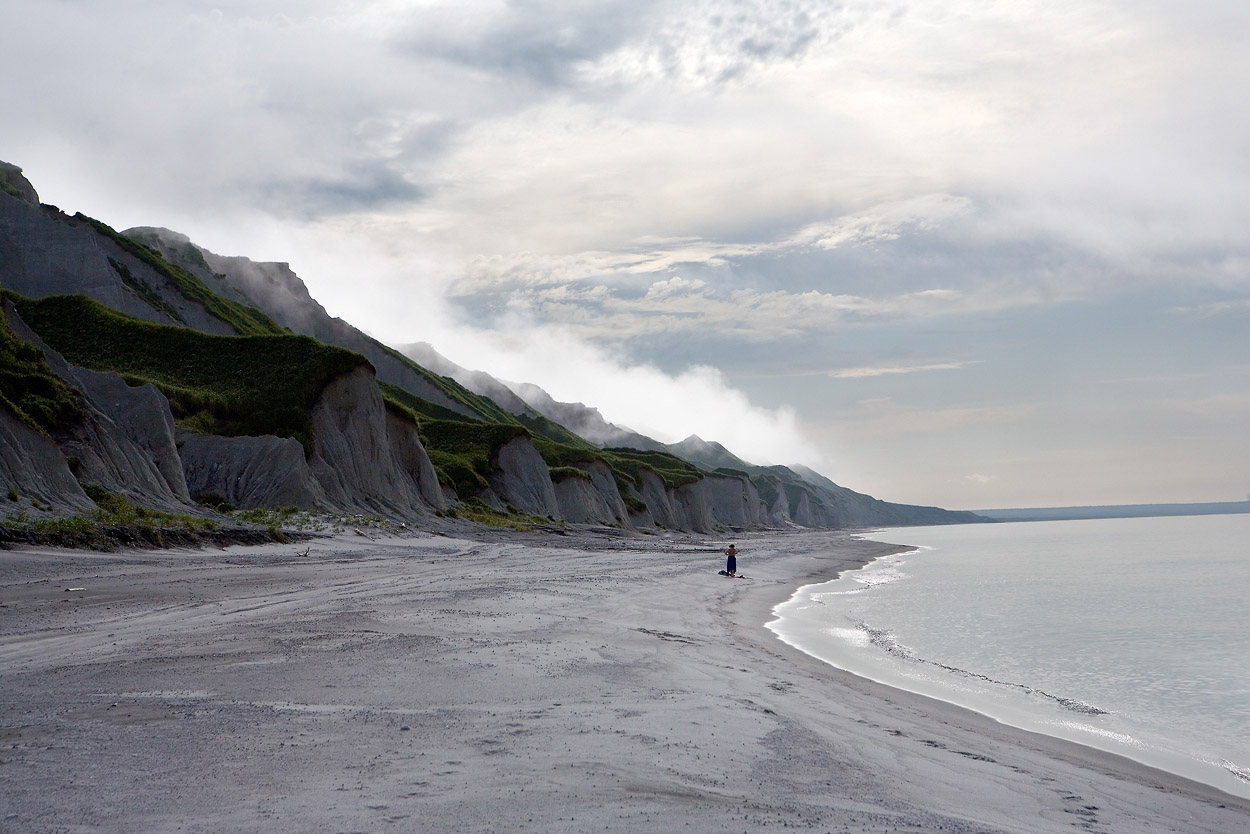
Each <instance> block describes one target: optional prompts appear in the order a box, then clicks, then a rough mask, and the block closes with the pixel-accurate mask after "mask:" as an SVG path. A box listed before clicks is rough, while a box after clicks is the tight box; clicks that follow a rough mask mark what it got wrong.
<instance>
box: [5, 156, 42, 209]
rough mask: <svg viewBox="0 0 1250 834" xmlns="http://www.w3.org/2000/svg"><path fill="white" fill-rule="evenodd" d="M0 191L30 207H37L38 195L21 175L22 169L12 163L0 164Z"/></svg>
mask: <svg viewBox="0 0 1250 834" xmlns="http://www.w3.org/2000/svg"><path fill="white" fill-rule="evenodd" d="M0 191H3V192H5V193H6V194H9V195H11V196H13V197H16V198H17V199H19V200H21V201H23V202H26V203H30V204H31V205H32V206H37V205H39V194H38V193H36V191H35V187H34V186H33V185H31V184H30V180H28V179H26V177H25V176H24V175H23V174H22V169H21V168H18V167H17V166H16V165H13V164H12V163H9V162H0Z"/></svg>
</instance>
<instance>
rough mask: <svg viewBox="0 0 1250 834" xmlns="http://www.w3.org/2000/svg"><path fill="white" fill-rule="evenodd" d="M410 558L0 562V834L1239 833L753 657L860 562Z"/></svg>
mask: <svg viewBox="0 0 1250 834" xmlns="http://www.w3.org/2000/svg"><path fill="white" fill-rule="evenodd" d="M438 532H439V533H440V534H439V535H428V534H421V535H417V536H413V537H410V538H403V539H399V538H390V539H376V540H371V539H367V538H362V537H356V536H344V537H341V538H338V539H333V540H324V539H319V540H314V541H313V542H312V546H311V549H310V550H311V552H310V555H308V556H306V557H301V556H299V555H297V554H296V553H295V552H294V548H291V547H289V546H288V547H282V546H280V545H265V546H258V547H234V548H229V549H226V550H221V551H190V552H188V551H162V552H128V553H120V554H116V553H114V554H83V553H77V552H67V551H54V550H50V549H38V548H33V549H28V550H24V551H7V552H0V569H2V570H0V605H2V606H3V607H0V624H2V625H3V628H2V630H0V670H3V671H0V696H2V697H0V703H3V704H5V707H4V711H3V713H0V742H3V749H0V760H3V764H4V766H3V769H2V770H0V775H3V776H4V778H5V780H6V791H5V798H4V799H3V803H4V807H3V809H2V813H0V831H9V830H13V831H56V830H64V829H66V828H75V829H79V830H119V829H126V830H134V829H142V830H173V829H175V828H181V829H182V830H184V831H255V830H261V829H264V828H273V827H286V828H291V829H300V830H311V829H314V828H316V829H320V828H331V829H334V830H375V829H378V828H382V827H384V826H388V827H392V830H428V831H444V830H446V831H450V830H457V831H493V830H500V831H503V830H512V831H530V830H533V831H539V830H543V831H585V830H612V831H671V830H685V829H689V830H692V831H722V830H757V829H759V828H762V827H764V826H765V825H767V826H783V827H784V826H787V825H792V826H802V827H811V828H813V829H818V830H844V831H886V830H892V829H898V830H902V831H930V830H935V829H938V828H944V829H945V830H948V831H963V832H990V831H1011V832H1026V831H1027V832H1033V831H1061V830H1062V831H1067V830H1071V828H1072V826H1073V824H1078V825H1080V826H1081V827H1083V828H1086V829H1087V830H1108V831H1125V830H1140V829H1142V828H1146V827H1149V828H1151V829H1152V830H1156V831H1175V832H1195V831H1199V832H1201V831H1210V832H1224V831H1229V830H1237V829H1239V828H1241V827H1245V826H1246V825H1248V824H1250V803H1247V802H1245V801H1242V800H1239V799H1237V798H1236V797H1233V796H1230V795H1228V794H1224V793H1222V792H1219V791H1217V790H1216V789H1214V788H1209V787H1208V786H1206V785H1203V784H1201V783H1196V782H1190V781H1188V780H1185V779H1183V778H1181V777H1174V776H1172V775H1171V774H1168V773H1164V772H1162V771H1157V770H1153V769H1151V768H1148V767H1145V766H1142V765H1137V764H1136V763H1135V762H1132V761H1130V760H1127V759H1123V758H1120V757H1118V756H1114V755H1111V754H1105V753H1101V752H1100V751H1097V750H1094V749H1093V748H1086V747H1082V746H1080V745H1077V744H1074V743H1069V742H1063V741H1061V740H1058V739H1052V738H1050V737H1047V736H1039V735H1035V734H1031V733H1027V732H1025V731H1021V730H1015V729H1013V728H1010V727H1007V726H1006V725H1002V724H998V723H997V722H994V721H993V720H992V719H989V718H986V717H985V716H981V715H979V714H977V713H973V712H970V711H967V710H963V709H961V708H959V707H955V706H953V705H950V704H946V703H944V702H940V701H934V700H931V699H928V698H924V697H923V696H918V695H912V694H910V693H907V692H904V691H902V690H895V689H890V688H889V687H884V686H881V685H878V684H874V683H872V682H871V681H867V680H865V679H862V678H857V677H855V676H853V675H851V674H850V673H846V672H842V671H841V670H838V669H836V668H834V667H832V666H829V665H828V664H825V663H823V662H822V661H819V660H817V659H815V658H812V657H810V656H808V655H805V654H803V653H802V652H800V651H798V650H797V649H793V648H791V647H790V646H788V645H786V644H784V643H782V642H781V641H780V640H779V639H778V638H777V637H776V636H775V635H773V633H772V632H770V631H768V630H767V629H766V628H765V627H764V624H765V623H766V622H767V621H768V620H769V619H770V615H771V611H772V608H773V607H774V606H775V605H777V604H778V603H779V602H782V601H784V600H785V599H788V598H789V597H790V595H792V594H793V593H794V590H795V589H796V588H797V587H799V586H800V585H804V584H811V583H812V582H818V581H827V580H828V579H830V578H832V576H833V575H834V574H835V573H837V572H840V571H844V570H847V569H850V568H853V567H855V566H857V565H860V564H864V563H866V562H867V561H869V560H870V559H871V558H875V556H876V555H880V554H881V553H882V552H884V550H883V548H890V547H893V546H891V545H882V544H880V543H878V542H871V541H867V540H863V539H856V538H854V537H853V536H852V535H850V534H844V533H833V534H806V533H804V534H765V535H751V536H738V537H736V541H737V542H738V544H739V546H740V547H741V548H742V550H743V557H742V560H741V562H740V568H741V569H742V571H743V572H744V573H745V574H746V576H747V577H749V578H748V579H744V580H732V579H727V578H724V577H718V576H716V573H715V572H716V570H717V569H719V567H720V566H721V565H720V564H719V562H720V557H719V555H718V552H717V551H718V550H719V549H720V548H721V547H723V546H724V545H725V544H727V543H728V539H724V540H722V539H719V538H717V539H713V538H701V537H673V538H671V539H660V538H658V537H643V538H640V539H629V538H623V537H621V536H620V535H619V533H615V532H610V531H594V530H583V531H577V532H575V533H573V534H571V535H569V536H567V537H564V536H555V537H536V536H533V535H523V534H504V533H487V534H485V535H481V536H478V537H476V538H469V537H467V536H465V535H464V532H463V531H460V530H454V529H451V530H442V531H438ZM457 536H459V537H457ZM304 546H305V545H303V544H302V545H301V549H302V548H303V547H304ZM896 549H905V548H896ZM71 583H74V584H71ZM69 587H83V588H86V590H85V591H83V592H81V593H78V592H76V593H74V594H71V593H69V592H67V591H65V590H64V589H65V588H69ZM62 600H68V601H62Z"/></svg>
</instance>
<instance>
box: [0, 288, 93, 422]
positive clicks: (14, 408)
mask: <svg viewBox="0 0 1250 834" xmlns="http://www.w3.org/2000/svg"><path fill="white" fill-rule="evenodd" d="M0 407H4V408H5V409H7V410H8V411H9V412H10V413H11V414H13V416H15V417H17V418H18V419H19V420H21V421H22V422H23V423H25V424H27V425H28V426H30V427H31V428H33V429H36V430H37V431H40V432H42V433H44V434H50V433H51V432H53V431H55V430H57V429H58V428H63V427H65V426H69V425H72V424H74V423H77V422H79V421H80V420H81V419H82V401H81V399H80V397H79V395H78V391H77V390H75V389H73V388H71V387H70V386H68V385H66V384H65V383H64V382H62V381H61V378H60V377H59V376H57V375H56V374H54V373H53V372H52V369H51V368H49V367H48V362H47V360H46V359H44V357H43V351H42V350H40V349H39V348H37V347H35V346H34V345H32V344H28V343H27V342H24V341H22V339H20V338H19V337H18V335H17V334H16V333H14V332H13V328H11V327H9V322H8V319H7V318H5V316H4V315H3V313H2V312H0Z"/></svg>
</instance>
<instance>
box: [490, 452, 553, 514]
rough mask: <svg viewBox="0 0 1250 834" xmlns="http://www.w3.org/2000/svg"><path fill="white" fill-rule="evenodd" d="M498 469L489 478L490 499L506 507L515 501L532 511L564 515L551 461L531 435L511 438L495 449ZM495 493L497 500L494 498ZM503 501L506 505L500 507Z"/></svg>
mask: <svg viewBox="0 0 1250 834" xmlns="http://www.w3.org/2000/svg"><path fill="white" fill-rule="evenodd" d="M495 457H496V463H497V465H498V469H497V471H495V472H494V473H493V474H491V475H490V476H489V477H488V478H487V479H486V481H487V483H489V484H490V490H489V493H491V494H492V495H491V496H488V499H487V500H488V503H491V504H494V505H495V506H496V507H497V508H500V509H503V508H506V506H508V505H511V506H513V507H515V508H516V509H518V510H520V511H521V512H523V513H528V514H530V515H537V516H544V517H550V518H560V517H561V516H560V502H559V500H557V498H556V490H555V485H553V484H552V483H551V474H550V471H549V470H548V469H547V462H546V461H545V460H543V458H542V455H540V454H538V450H537V449H535V448H534V444H533V443H532V442H530V439H529V438H528V437H517V438H515V439H513V440H510V441H508V442H507V443H505V444H504V445H503V446H500V447H499V450H498V451H497V452H496V453H495ZM491 497H494V498H495V500H493V501H492V500H490V498H491ZM498 502H502V504H503V507H499V503H498Z"/></svg>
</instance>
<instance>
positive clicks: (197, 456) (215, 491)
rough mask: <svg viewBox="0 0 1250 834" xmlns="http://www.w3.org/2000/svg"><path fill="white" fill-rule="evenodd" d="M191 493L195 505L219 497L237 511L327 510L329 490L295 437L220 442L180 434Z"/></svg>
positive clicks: (204, 436) (210, 437) (219, 439)
mask: <svg viewBox="0 0 1250 834" xmlns="http://www.w3.org/2000/svg"><path fill="white" fill-rule="evenodd" d="M179 442H180V444H181V447H182V448H181V452H182V467H183V471H184V472H185V473H186V481H187V489H188V490H189V491H190V493H191V495H192V496H194V497H195V498H196V499H201V498H204V497H205V496H208V495H215V496H218V497H220V498H223V499H225V500H226V501H228V502H230V503H231V504H233V505H235V506H236V507H241V508H244V509H251V508H256V507H285V506H291V507H300V508H301V509H315V508H326V507H327V504H328V502H327V500H326V494H325V490H323V489H322V488H321V484H320V483H319V482H318V481H317V479H316V477H314V476H313V473H312V470H311V469H310V468H309V466H308V463H307V461H305V460H304V447H303V446H301V445H300V443H299V441H298V440H295V439H294V438H290V437H273V436H266V437H219V436H217V435H208V434H198V433H196V432H192V431H184V432H180V433H179Z"/></svg>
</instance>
